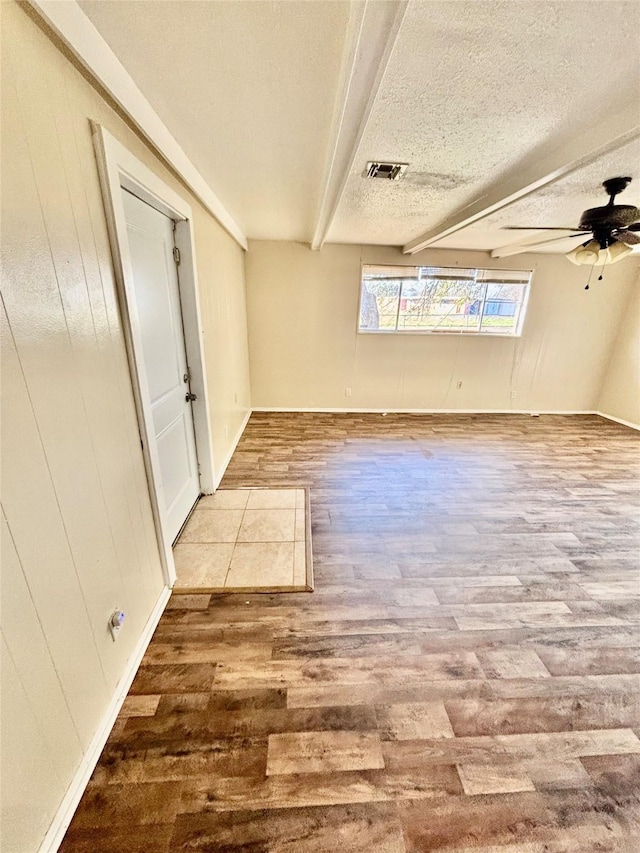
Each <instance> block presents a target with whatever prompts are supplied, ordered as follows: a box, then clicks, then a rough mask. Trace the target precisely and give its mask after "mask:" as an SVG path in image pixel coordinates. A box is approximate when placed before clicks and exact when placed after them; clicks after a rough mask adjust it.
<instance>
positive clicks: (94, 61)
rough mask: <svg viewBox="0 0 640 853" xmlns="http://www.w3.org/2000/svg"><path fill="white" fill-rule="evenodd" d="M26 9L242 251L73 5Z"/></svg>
mask: <svg viewBox="0 0 640 853" xmlns="http://www.w3.org/2000/svg"><path fill="white" fill-rule="evenodd" d="M28 3H29V4H30V6H32V7H33V9H34V10H35V11H36V13H37V14H38V15H39V16H40V17H41V18H42V19H43V20H44V21H45V22H46V23H47V24H48V25H49V26H50V27H51V28H52V29H53V30H54V32H55V33H56V34H57V35H58V36H59V37H60V38H61V39H62V41H63V42H64V43H65V45H66V46H67V47H68V48H69V49H70V50H71V51H72V53H73V54H74V56H76V57H77V59H78V60H79V61H80V62H81V63H82V65H83V66H84V67H85V68H86V69H87V70H88V71H89V72H90V73H91V74H92V76H93V77H94V78H95V79H96V80H97V81H98V82H99V83H100V85H101V86H103V88H104V89H106V91H107V92H108V93H109V94H110V95H111V97H112V98H113V99H114V101H116V103H117V104H118V105H119V106H120V107H121V109H122V110H123V111H124V112H125V113H126V114H127V116H128V117H129V118H130V119H131V121H133V122H134V124H135V125H136V127H138V128H139V130H140V131H141V132H142V134H143V135H144V136H145V138H146V139H147V140H148V141H149V142H150V143H151V145H153V147H154V148H155V149H156V150H157V151H158V152H159V153H160V154H161V155H162V157H163V158H164V159H165V160H166V161H167V162H168V163H169V164H170V165H171V167H172V168H173V169H175V171H176V172H177V173H178V175H180V177H181V178H182V180H183V181H184V182H185V184H186V185H187V186H188V187H189V189H190V190H192V192H193V193H194V194H195V195H196V196H197V197H198V198H199V199H200V201H201V202H202V203H203V204H204V206H205V207H206V208H207V210H209V212H210V213H211V214H212V215H213V216H214V217H215V218H216V219H217V220H218V222H219V223H220V225H222V227H223V228H225V230H226V231H228V232H229V234H230V235H231V236H232V237H233V238H234V240H236V241H237V242H238V243H239V244H240V246H242V248H243V249H245V250H246V249H247V238H246V237H245V235H244V234H243V232H242V230H241V229H240V227H239V226H238V224H237V223H236V221H235V220H234V218H233V217H232V216H231V214H230V213H229V212H228V211H227V209H226V208H225V207H224V205H223V204H222V202H221V201H220V199H219V198H218V196H217V195H216V194H215V193H214V191H213V190H212V189H211V187H210V186H209V184H208V183H207V182H206V181H205V179H204V178H203V177H202V175H201V174H200V172H199V171H198V170H197V169H196V167H195V166H194V165H193V163H192V162H191V160H189V158H188V157H187V155H186V154H185V152H184V151H183V150H182V148H181V146H180V145H179V144H178V142H177V141H176V140H175V138H174V137H173V136H172V135H171V133H170V131H169V129H168V128H167V126H166V125H165V124H164V122H163V121H162V120H161V118H160V117H159V116H158V114H157V113H156V112H155V110H154V109H153V107H152V106H151V104H150V103H149V101H148V100H147V99H146V98H145V96H144V95H143V94H142V92H141V91H140V89H139V88H138V87H137V86H136V84H135V83H134V81H133V79H132V78H131V77H130V75H129V74H128V72H127V71H126V70H125V68H124V66H123V65H122V64H121V62H120V61H119V60H118V58H117V57H116V55H115V54H114V53H113V51H112V50H111V48H110V47H109V45H108V44H107V42H106V41H105V40H104V39H103V38H102V36H101V35H100V33H99V32H98V30H97V29H96V28H95V27H94V25H93V24H92V23H91V21H90V20H89V18H87V16H86V15H85V14H84V12H83V11H82V9H81V8H80V7H79V6H78V4H77V3H76V2H72V1H71V0H68V2H63V3H61V2H57V0H28Z"/></svg>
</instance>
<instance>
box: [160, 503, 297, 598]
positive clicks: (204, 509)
mask: <svg viewBox="0 0 640 853" xmlns="http://www.w3.org/2000/svg"><path fill="white" fill-rule="evenodd" d="M306 531H307V524H306V493H305V490H304V489H286V488H285V489H282V488H279V489H225V490H219V491H217V492H216V493H215V495H205V496H204V497H202V498H201V499H200V501H199V502H198V505H197V507H196V509H195V510H194V512H193V514H192V516H191V518H190V519H189V521H188V523H187V525H186V527H185V529H184V530H183V532H182V534H181V535H180V537H179V539H178V542H177V543H176V545H175V546H174V549H173V553H174V557H175V561H176V572H177V575H178V580H177V582H176V585H175V587H174V592H184V593H188V592H201V591H203V590H206V591H208V592H216V591H220V590H226V591H230V590H245V589H247V590H249V589H250V590H254V591H255V590H261V589H265V590H270V591H272V590H287V591H289V590H305V589H307V588H308V586H307V542H306V539H307V535H306Z"/></svg>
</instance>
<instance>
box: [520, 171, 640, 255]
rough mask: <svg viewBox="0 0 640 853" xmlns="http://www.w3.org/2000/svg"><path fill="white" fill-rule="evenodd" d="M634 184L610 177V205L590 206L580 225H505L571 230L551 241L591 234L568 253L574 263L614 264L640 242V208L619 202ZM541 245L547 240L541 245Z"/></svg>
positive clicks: (538, 229)
mask: <svg viewBox="0 0 640 853" xmlns="http://www.w3.org/2000/svg"><path fill="white" fill-rule="evenodd" d="M630 183H631V178H609V179H608V180H606V181H604V182H603V184H602V186H603V187H604V189H605V191H606V193H607V195H608V196H609V202H608V204H605V205H603V206H602V207H590V208H589V209H588V210H585V211H584V212H583V214H582V216H581V217H580V222H579V224H578V226H577V227H576V228H573V227H571V228H560V227H551V228H549V227H540V226H531V227H526V226H519V225H507V226H504V227H505V229H506V230H509V231H564V232H568V231H571V232H573V233H571V234H567V233H565V234H564V235H563V236H562V237H556V238H553V239H551V240H549V241H548V242H550V243H551V242H555V241H559V240H568V239H571V238H574V237H583V236H585V234H588V233H591V234H592V237H590V238H589V240H587V241H586V242H585V243H583V244H582V245H580V246H579V247H577V248H576V249H574V250H573V252H569V254H568V255H567V256H566V257H567V258H568V259H569V260H570V261H573V262H574V263H578V264H581V263H590V264H594V263H614V262H615V261H616V260H620V259H621V258H622V257H624V255H627V254H629V252H630V251H631V249H630V247H631V246H635V245H638V244H640V210H639V209H638V208H637V207H634V206H633V205H631V204H615V203H614V202H615V198H616V196H617V195H619V194H620V193H621V192H622V191H623V190H624V189H626V187H627V186H628V185H629V184H630ZM537 245H539V246H542V245H544V244H543V243H540V244H537Z"/></svg>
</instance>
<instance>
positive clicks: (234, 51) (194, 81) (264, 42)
mask: <svg viewBox="0 0 640 853" xmlns="http://www.w3.org/2000/svg"><path fill="white" fill-rule="evenodd" d="M79 5H80V7H81V8H82V10H83V11H84V12H85V14H86V15H87V16H88V17H89V18H90V19H91V21H92V22H93V24H94V25H95V26H96V27H97V29H98V31H99V32H100V34H101V35H102V37H103V38H104V39H105V40H106V41H107V43H108V44H109V46H110V47H111V49H112V50H113V52H114V53H115V54H116V56H117V57H118V59H119V60H120V61H121V62H122V64H123V65H124V67H125V68H126V69H127V71H128V72H129V74H130V75H131V76H132V77H133V79H134V80H135V82H136V83H137V85H138V86H139V87H140V89H141V90H142V92H143V93H144V95H145V96H146V97H147V99H148V100H149V102H150V103H151V105H152V106H153V108H154V109H155V111H156V112H157V113H158V115H159V116H160V118H161V119H162V120H163V121H164V122H165V124H166V125H167V127H168V128H169V130H170V131H171V133H172V134H173V136H174V137H175V138H176V140H177V141H178V142H179V143H180V145H181V146H182V148H183V149H184V151H185V152H186V153H187V155H188V156H189V158H190V159H191V160H192V162H193V163H194V165H195V166H196V167H197V168H198V170H199V171H200V172H201V174H202V175H203V177H204V178H205V179H206V180H207V182H208V183H209V185H210V186H211V188H212V189H213V190H214V192H215V193H216V194H217V196H218V197H219V198H220V200H221V201H222V202H223V204H224V205H225V207H226V208H227V209H228V210H229V212H230V213H231V214H232V216H233V217H234V219H235V220H236V222H238V224H239V225H240V226H241V228H242V229H243V230H244V232H245V234H247V235H248V236H249V237H254V238H265V239H276V240H309V239H310V237H309V235H310V233H311V232H312V231H313V226H314V216H315V213H316V209H317V206H318V203H319V196H320V189H321V182H322V174H323V167H324V161H325V156H326V151H327V143H328V137H329V130H330V125H331V119H332V114H333V105H334V99H335V94H336V89H337V86H338V74H339V70H340V61H341V57H342V47H343V41H344V35H345V31H346V26H347V20H348V16H349V4H348V3H344V2H331V1H330V0H329V2H325V0H313V2H295V0H294V1H293V2H289V0H276V2H270V0H257V1H256V0H254V2H252V1H251V0H249V2H242V0H233V2H224V0H211V2H206V0H205V2H200V0H182V2H179V1H178V0H146V2H137V0H134V2H130V0H119V2H104V0H87V2H80V3H79Z"/></svg>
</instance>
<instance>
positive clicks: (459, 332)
mask: <svg viewBox="0 0 640 853" xmlns="http://www.w3.org/2000/svg"><path fill="white" fill-rule="evenodd" d="M372 266H375V267H390V268H391V267H393V268H396V269H397V268H398V267H406V268H407V270H410V269H413V270H415V269H418V268H419V267H425V268H427V265H426V264H399V263H384V264H379V263H375V261H367V262H365V261H361V262H360V281H359V284H358V287H359V291H358V313H357V315H356V334H357V335H385V336H392V335H409V336H414V337H415V336H417V335H434V336H436V337H442V336H443V335H454V336H457V337H467V338H502V339H503V340H513V339H514V338H521V337H522V332H523V329H524V324H525V322H526V317H527V308H528V305H529V296H530V294H531V285H532V284H533V278H534V275H535V270H533V269H513V268H512V267H509V268H506V267H504V268H494V267H460V269H463V270H487V271H489V272H496V273H499V272H520V273H527V274H528V275H529V281H528V283H526V284H525V283H522V284H521V285H520V282H513V283H514V284H518V285H519V286H522V287H524V289H525V292H524V297H523V299H522V302H521V303H520V311H519V313H518V321H517V326H516V331H515V332H510V333H508V334H505V333H504V332H502V333H501V332H483V331H481V329H477V330H476V329H473V330H471V329H470V330H466V329H462V328H461V329H453V328H446V329H415V330H409V329H361V328H360V312H361V310H362V290H363V287H362V284H363V276H364V268H365V267H372ZM428 268H429V269H454V267H439V266H435V265H431V266H429V267H428ZM410 277H411V276H407V278H410ZM402 280H403V281H404V279H402ZM401 298H402V285H401V289H400V293H399V295H398V312H399V310H400V301H401ZM485 301H486V300H485ZM396 322H397V320H396Z"/></svg>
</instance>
